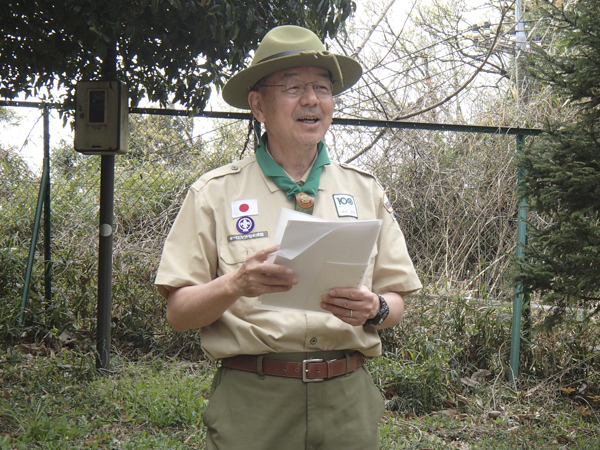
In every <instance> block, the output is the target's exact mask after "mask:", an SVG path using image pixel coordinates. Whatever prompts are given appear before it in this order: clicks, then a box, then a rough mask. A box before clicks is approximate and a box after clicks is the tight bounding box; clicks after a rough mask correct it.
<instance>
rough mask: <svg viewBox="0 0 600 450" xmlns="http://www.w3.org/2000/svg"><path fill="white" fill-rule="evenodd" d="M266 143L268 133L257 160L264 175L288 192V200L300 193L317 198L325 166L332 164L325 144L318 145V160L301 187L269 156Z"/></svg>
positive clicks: (321, 142) (257, 154) (260, 147)
mask: <svg viewBox="0 0 600 450" xmlns="http://www.w3.org/2000/svg"><path fill="white" fill-rule="evenodd" d="M266 142H267V133H264V134H263V135H262V137H261V138H260V143H259V144H258V148H257V149H256V160H257V161H258V165H259V166H260V168H261V169H262V171H263V173H264V174H265V175H266V176H268V177H269V178H271V180H273V182H274V183H275V184H276V185H277V186H279V187H280V188H281V189H282V190H283V191H284V192H286V193H287V197H288V198H292V197H294V196H295V195H296V194H299V193H300V192H305V193H307V194H308V195H310V196H311V197H315V196H316V195H317V191H318V190H319V180H320V179H321V171H322V170H323V166H325V165H327V164H330V161H329V156H327V150H326V149H325V143H324V142H323V141H320V142H319V144H318V145H317V152H318V153H317V158H316V159H315V162H314V164H313V166H312V169H311V171H310V174H309V175H308V178H307V179H306V182H305V183H304V184H303V185H302V186H300V185H299V184H298V183H296V182H295V181H294V180H292V179H291V178H290V177H289V176H288V174H287V173H285V171H284V170H283V169H282V168H281V166H280V165H279V164H277V162H276V161H275V160H274V159H273V158H272V157H271V155H269V153H268V152H267V149H266Z"/></svg>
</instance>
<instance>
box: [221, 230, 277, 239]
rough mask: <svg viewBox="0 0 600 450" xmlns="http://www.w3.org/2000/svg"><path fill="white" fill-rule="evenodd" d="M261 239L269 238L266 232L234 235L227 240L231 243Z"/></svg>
mask: <svg viewBox="0 0 600 450" xmlns="http://www.w3.org/2000/svg"><path fill="white" fill-rule="evenodd" d="M263 237H269V232H268V231H257V232H256V233H248V234H236V235H233V236H228V237H227V240H228V241H229V242H233V241H245V240H247V239H257V238H263Z"/></svg>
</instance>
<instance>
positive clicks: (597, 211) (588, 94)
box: [512, 1, 600, 325]
mask: <svg viewBox="0 0 600 450" xmlns="http://www.w3.org/2000/svg"><path fill="white" fill-rule="evenodd" d="M544 4H545V7H544V9H543V10H542V11H543V12H544V13H545V14H546V16H547V18H548V20H549V21H550V22H551V23H552V24H553V25H554V26H555V27H556V31H555V32H556V35H557V42H556V46H555V47H554V48H553V49H550V50H544V49H542V48H536V49H535V50H536V51H535V52H534V53H533V54H532V56H531V58H530V66H529V74H530V75H531V76H532V77H534V78H535V79H537V80H538V81H539V82H540V83H542V84H548V85H549V86H550V88H551V90H552V91H553V92H554V93H555V95H557V96H558V97H559V98H562V99H563V102H564V100H565V99H566V100H567V102H565V103H568V102H570V103H571V104H572V105H573V106H574V107H575V108H576V110H577V115H576V117H575V118H574V120H573V121H572V122H567V123H564V122H559V121H555V120H553V118H552V117H550V118H548V120H547V121H546V124H545V126H544V128H545V134H544V135H543V136H541V137H540V138H539V139H536V141H535V142H533V144H532V145H530V146H529V147H528V148H527V149H526V150H525V151H524V152H523V155H521V157H520V160H519V164H520V165H521V167H523V168H524V169H525V170H526V178H525V180H524V184H523V186H522V189H521V191H520V193H521V195H523V196H524V197H526V198H527V199H528V202H529V209H530V211H531V212H534V213H537V214H539V215H540V216H541V220H539V221H536V220H532V221H530V227H529V242H528V244H527V245H526V246H525V247H524V253H525V258H524V259H523V260H521V261H517V262H516V265H515V269H514V271H513V274H512V276H513V279H514V280H516V281H517V282H518V283H520V284H521V285H522V287H523V289H524V290H526V291H529V292H535V293H537V294H539V295H540V296H541V297H542V299H543V301H544V303H546V304H548V305H553V306H556V307H557V308H556V310H555V314H554V315H552V316H550V317H549V320H548V322H547V323H546V325H552V324H554V323H556V321H557V320H558V319H559V318H560V317H562V316H563V313H564V312H565V311H566V308H568V307H571V306H572V307H582V308H587V309H589V312H591V313H596V312H598V311H599V310H600V308H598V304H599V303H598V301H599V300H600V271H599V268H600V187H599V186H600V160H599V158H598V155H599V154H600V143H599V141H598V134H599V132H600V110H599V109H598V106H599V105H600V94H599V92H600V78H599V77H598V71H600V36H599V35H598V24H599V23H600V19H599V17H600V2H598V1H591V2H588V1H576V2H570V3H559V2H548V1H547V2H544Z"/></svg>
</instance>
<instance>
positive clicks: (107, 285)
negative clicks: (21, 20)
mask: <svg viewBox="0 0 600 450" xmlns="http://www.w3.org/2000/svg"><path fill="white" fill-rule="evenodd" d="M128 94H129V93H128V91H127V87H126V85H125V84H124V83H122V82H120V81H80V82H78V83H77V86H76V91H75V103H76V111H75V145H74V146H75V150H77V151H78V152H80V153H83V154H86V155H102V160H101V171H100V226H99V230H98V232H99V242H98V323H97V326H98V330H97V344H96V348H97V351H98V354H97V359H96V367H97V368H98V369H99V370H108V369H109V368H110V328H111V314H112V253H113V216H114V214H113V212H114V188H115V155H116V154H123V153H126V152H127V146H128V141H129V127H128V123H129V109H128V98H129V95H128Z"/></svg>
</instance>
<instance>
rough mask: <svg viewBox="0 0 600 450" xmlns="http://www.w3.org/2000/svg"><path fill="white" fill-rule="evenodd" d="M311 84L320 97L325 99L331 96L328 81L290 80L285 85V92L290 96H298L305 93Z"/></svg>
mask: <svg viewBox="0 0 600 450" xmlns="http://www.w3.org/2000/svg"><path fill="white" fill-rule="evenodd" d="M309 84H312V86H313V89H314V91H315V93H316V94H317V95H318V96H320V97H327V96H330V95H331V90H332V87H331V86H332V85H331V82H329V81H313V82H310V81H301V80H290V81H288V82H287V84H286V85H285V91H286V92H287V93H288V94H289V95H292V96H300V95H302V94H304V92H305V91H306V87H307V86H308V85H309Z"/></svg>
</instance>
